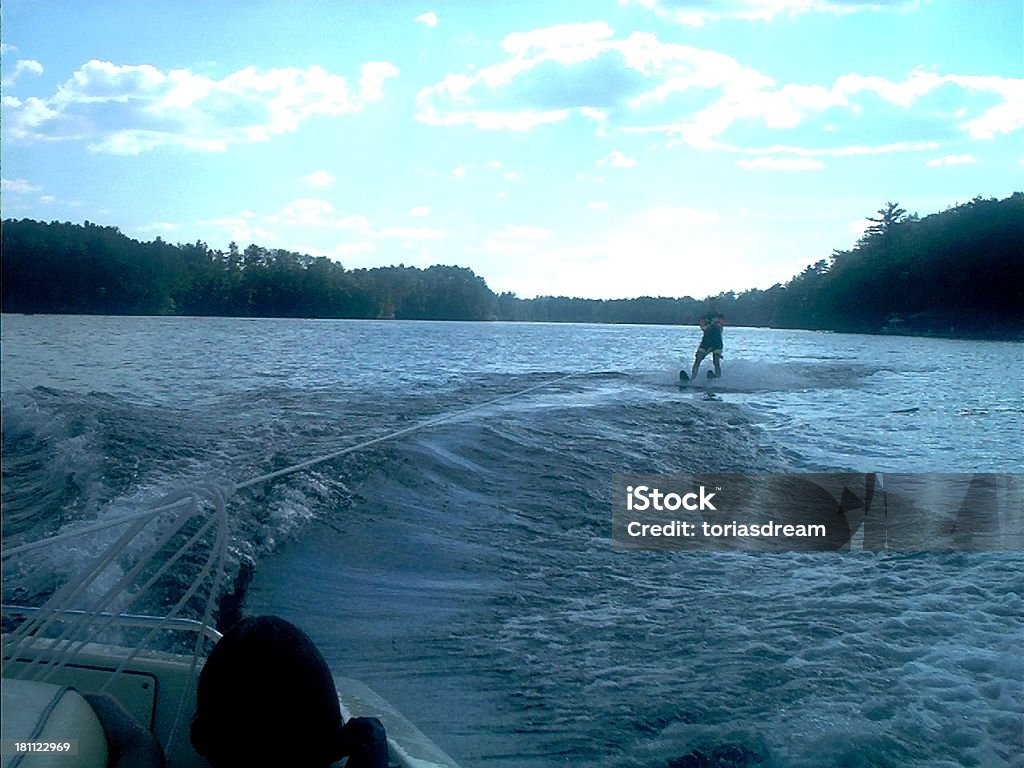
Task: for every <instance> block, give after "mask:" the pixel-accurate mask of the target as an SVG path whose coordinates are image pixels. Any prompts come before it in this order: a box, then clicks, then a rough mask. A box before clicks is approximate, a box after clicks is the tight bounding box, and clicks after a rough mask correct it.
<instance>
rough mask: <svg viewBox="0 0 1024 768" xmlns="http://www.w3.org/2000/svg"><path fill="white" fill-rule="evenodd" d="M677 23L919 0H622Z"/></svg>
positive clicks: (902, 5)
mask: <svg viewBox="0 0 1024 768" xmlns="http://www.w3.org/2000/svg"><path fill="white" fill-rule="evenodd" d="M624 2H627V3H631V4H633V5H639V6H642V7H643V8H647V9H648V10H650V11H653V12H654V13H656V14H657V15H658V16H659V17H661V18H663V19H666V20H668V21H673V22H676V23H677V24H685V25H686V26H691V27H700V26H703V25H704V24H706V23H709V22H715V21H721V20H726V19H738V20H743V21H766V22H767V21H772V20H773V19H775V18H776V17H777V16H780V15H787V16H798V15H800V14H804V13H812V12H816V13H825V12H829V13H833V14H837V15H848V14H851V13H860V12H867V11H873V12H879V11H896V12H907V11H912V10H915V9H916V8H918V6H919V5H920V3H919V0H874V1H873V2H872V1H871V0H730V2H727V3H723V2H720V0H685V2H684V0H624Z"/></svg>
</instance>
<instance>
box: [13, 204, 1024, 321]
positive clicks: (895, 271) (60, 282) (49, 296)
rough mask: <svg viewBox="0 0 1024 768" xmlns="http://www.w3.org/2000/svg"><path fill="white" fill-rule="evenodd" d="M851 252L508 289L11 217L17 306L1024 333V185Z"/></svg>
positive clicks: (447, 276) (428, 273) (880, 219)
mask: <svg viewBox="0 0 1024 768" xmlns="http://www.w3.org/2000/svg"><path fill="white" fill-rule="evenodd" d="M869 221H870V222H871V226H869V227H868V229H867V230H866V232H865V234H864V236H863V237H862V238H861V239H860V240H859V241H858V243H857V244H856V245H855V246H854V247H853V248H852V249H850V250H848V251H834V252H833V253H832V254H831V256H830V257H829V258H827V259H821V260H820V261H818V262H817V263H815V264H812V265H809V266H808V267H807V268H806V269H805V270H804V271H803V272H801V273H800V274H799V275H796V276H795V277H793V278H792V279H791V280H790V281H789V282H787V283H785V284H781V283H780V284H777V285H774V286H772V287H771V288H769V289H767V290H750V291H745V292H743V293H732V292H729V293H724V294H720V295H718V296H711V297H704V298H702V299H696V298H692V297H685V298H651V297H643V298H636V299H619V300H611V301H609V300H597V299H575V298H567V297H551V296H543V297H539V298H535V299H519V298H517V297H516V296H515V295H514V294H511V293H502V294H500V295H495V294H494V293H493V292H492V291H491V290H490V289H489V288H488V287H487V284H486V283H485V282H484V280H483V279H482V278H481V277H479V276H477V275H476V274H474V273H473V272H472V271H471V270H469V269H465V268H460V267H452V266H433V267H430V268H428V269H418V268H415V267H405V266H397V267H379V268H374V269H355V270H349V269H345V268H344V267H343V266H342V265H340V264H338V263H337V262H335V261H332V260H330V259H327V258H324V257H313V256H308V255H305V254H299V253H294V252H291V251H287V250H281V249H266V248H262V247H260V246H258V245H250V246H249V247H247V248H246V249H245V250H244V251H240V250H239V249H238V246H237V245H236V244H234V243H231V244H230V245H229V246H228V250H227V251H219V250H212V249H211V248H210V247H209V246H208V245H206V244H205V243H203V242H195V243H192V244H179V245H172V244H170V243H167V242H164V241H163V240H161V239H160V238H157V239H156V240H154V241H152V242H139V241H136V240H133V239H131V238H128V237H127V236H125V235H124V234H122V233H121V232H120V231H119V230H118V229H117V228H115V227H103V226H97V225H95V224H90V223H89V222H86V223H85V224H84V225H77V224H69V223H58V222H52V223H49V224H47V223H43V222H38V221H32V220H27V219H26V220H11V219H8V220H5V221H3V224H2V248H3V305H2V308H3V311H4V312H23V313H81V314H132V315H151V314H160V315H174V314H177V315H206V316H212V315H218V316H231V317H320V318H396V319H420V320H493V319H498V320H519V321H547V322H598V323H605V322H610V323H663V324H689V323H694V322H695V321H696V319H697V318H698V317H699V316H700V315H701V314H703V313H704V312H706V311H707V310H709V309H714V310H718V311H721V312H724V313H725V314H726V315H727V317H728V322H729V324H731V325H756V326H771V327H778V328H809V329H820V330H834V331H852V332H866V333H877V332H893V333H935V334H952V335H965V336H986V337H1004V338H1005V337H1010V338H1024V194H1022V193H1019V192H1018V193H1015V194H1013V195H1012V196H1011V197H1009V198H1006V199H1005V200H995V199H982V198H975V199H974V200H972V201H970V202H968V203H965V204H963V205H959V206H956V207H954V208H951V209H949V210H946V211H944V212H942V213H936V214H933V215H930V216H925V217H924V218H921V217H919V216H917V215H908V214H907V212H906V211H905V210H903V209H902V208H900V207H899V206H898V205H897V204H895V203H887V204H886V205H885V206H884V207H883V208H882V209H881V210H880V211H878V215H877V216H875V217H869Z"/></svg>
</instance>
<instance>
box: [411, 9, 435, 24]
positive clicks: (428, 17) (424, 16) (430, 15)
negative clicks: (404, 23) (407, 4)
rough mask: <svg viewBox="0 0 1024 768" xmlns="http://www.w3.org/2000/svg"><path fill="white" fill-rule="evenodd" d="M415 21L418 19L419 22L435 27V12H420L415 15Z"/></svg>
mask: <svg viewBox="0 0 1024 768" xmlns="http://www.w3.org/2000/svg"><path fill="white" fill-rule="evenodd" d="M416 21H418V22H419V23H420V24H425V25H426V26H428V27H436V26H437V24H438V18H437V14H436V13H434V12H433V11H427V12H426V13H421V14H420V15H419V16H417V17H416Z"/></svg>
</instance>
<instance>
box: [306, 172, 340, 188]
mask: <svg viewBox="0 0 1024 768" xmlns="http://www.w3.org/2000/svg"><path fill="white" fill-rule="evenodd" d="M302 180H303V181H304V182H306V184H308V185H309V186H311V187H329V186H331V185H332V184H333V183H334V182H335V178H334V176H333V175H332V174H331V173H329V172H328V171H313V172H312V173H310V174H307V175H306V176H303V177H302Z"/></svg>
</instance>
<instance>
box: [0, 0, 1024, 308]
mask: <svg viewBox="0 0 1024 768" xmlns="http://www.w3.org/2000/svg"><path fill="white" fill-rule="evenodd" d="M2 14H3V18H2V40H3V52H2V58H0V64H2V77H3V87H2V94H3V96H2V129H0V130H2V145H0V160H2V179H3V182H2V183H3V189H2V213H3V216H4V217H15V218H35V219H42V220H47V221H49V220H61V221H74V222H81V221H86V220H88V221H92V222H95V223H100V224H109V225H114V226H117V227H119V228H120V229H121V230H122V231H123V232H125V233H126V234H128V235H130V236H132V237H137V238H140V239H145V240H150V239H153V238H154V237H156V236H160V237H162V238H164V239H165V240H169V241H171V242H192V241H195V240H197V239H201V240H203V241H205V242H207V243H208V244H209V245H210V246H211V247H213V248H219V249H226V247H227V245H228V243H229V242H231V241H232V240H234V241H236V242H237V243H238V244H239V245H240V246H242V247H245V246H246V245H248V244H249V243H258V244H260V245H263V246H266V247H279V248H287V249H289V250H297V251H303V252H307V253H312V254H316V255H326V256H330V257H332V258H335V259H337V260H339V261H340V262H341V263H343V264H344V265H346V266H348V267H370V266H377V265H386V264H398V263H404V264H406V265H416V266H428V265H430V264H436V263H442V264H458V265H460V266H467V267H471V268H472V269H473V270H474V271H476V272H477V273H478V274H479V275H481V276H483V277H484V278H485V279H486V280H487V282H488V284H489V285H490V286H491V288H492V289H494V290H496V291H505V290H510V291H515V292H517V293H518V294H519V295H520V296H523V297H529V296H534V295H539V294H566V295H576V296H587V297H598V298H615V297H632V296H640V295H665V296H682V295H693V296H697V297H702V296H706V295H709V294H714V293H717V292H719V291H724V290H744V289H747V288H752V287H760V288H765V287H768V286H770V285H772V284H773V283H776V282H784V281H785V280H787V279H788V278H789V277H791V276H793V275H794V274H796V273H798V272H799V271H801V270H802V269H803V268H804V267H805V266H806V265H808V264H811V263H813V262H815V261H817V260H819V259H822V258H827V257H828V256H829V255H830V254H831V252H832V250H833V249H836V248H848V247H850V246H851V245H852V244H853V243H854V242H856V240H857V238H858V237H859V235H860V234H861V232H862V231H863V227H864V224H865V221H864V219H865V217H866V216H868V215H871V214H873V213H874V212H875V211H876V210H877V209H878V208H880V207H881V206H882V205H883V204H884V203H885V202H886V201H894V202H898V203H900V205H901V206H902V207H904V208H906V209H907V210H908V211H911V212H917V213H920V214H922V215H925V214H928V213H932V212H935V211H938V210H942V209H944V208H946V207H949V206H951V205H955V204H957V203H960V202H964V201H966V200H969V199H970V198H972V197H975V196H977V195H982V196H985V197H990V196H994V197H1005V196H1007V195H1009V194H1011V193H1012V192H1013V191H1016V190H1020V189H1022V188H1024V142H1022V137H1024V63H1022V62H1024V50H1022V48H1024V43H1022V40H1024V11H1022V3H1021V2H1020V0H1007V1H1005V2H1003V1H1001V0H984V1H983V2H967V1H966V0H888V1H887V0H874V1H872V0H736V1H735V2H725V1H723V0H686V1H684V0H607V1H603V2H602V1H598V0H588V1H587V2H582V1H581V2H557V1H547V2H529V1H527V0H516V2H483V1H482V0H461V1H460V2H431V1H430V0H424V2H416V3H412V2H402V1H401V0H390V1H389V2H386V3H371V2H344V1H343V0H330V1H329V0H301V1H299V2H284V0H263V1H262V2H259V1H256V2H253V1H252V0H248V1H247V2H223V1H221V2H218V1H217V0H207V1H205V2H199V1H198V0H195V1H193V0H181V1H180V2H166V0H160V1H159V2H146V1H144V0H94V1H90V2H81V1H79V0H64V1H63V2H47V1H45V0H5V1H4V3H3V6H2Z"/></svg>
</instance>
